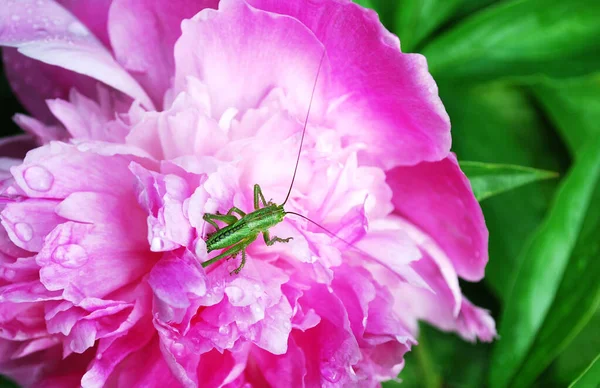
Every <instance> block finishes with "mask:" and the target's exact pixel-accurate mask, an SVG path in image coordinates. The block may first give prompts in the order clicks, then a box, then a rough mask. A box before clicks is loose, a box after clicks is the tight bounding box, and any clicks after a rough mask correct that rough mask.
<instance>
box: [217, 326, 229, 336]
mask: <svg viewBox="0 0 600 388" xmlns="http://www.w3.org/2000/svg"><path fill="white" fill-rule="evenodd" d="M219 333H220V334H223V335H227V334H229V326H221V327H220V328H219Z"/></svg>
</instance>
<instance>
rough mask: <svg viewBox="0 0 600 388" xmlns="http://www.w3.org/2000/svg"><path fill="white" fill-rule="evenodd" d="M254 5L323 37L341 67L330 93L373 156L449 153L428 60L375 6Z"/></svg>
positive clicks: (403, 160) (343, 123)
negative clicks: (409, 47) (403, 44)
mask: <svg viewBox="0 0 600 388" xmlns="http://www.w3.org/2000/svg"><path fill="white" fill-rule="evenodd" d="M248 3H250V4H251V5H252V6H254V7H256V8H258V9H262V10H265V11H269V12H274V13H277V14H282V15H288V16H291V17H293V18H295V19H298V20H300V21H301V22H302V23H303V24H304V25H305V26H307V27H308V28H309V29H310V30H311V31H312V32H313V33H314V34H315V35H316V37H317V38H318V39H319V40H320V41H321V42H322V44H323V45H324V46H325V48H326V50H327V56H328V58H329V60H330V62H331V68H332V69H334V72H333V73H332V74H333V77H332V86H331V89H330V93H332V94H333V95H335V96H338V97H339V99H340V102H341V103H340V106H339V107H338V108H337V109H336V110H335V111H334V113H333V114H334V115H335V117H336V119H335V120H336V124H337V126H338V128H339V130H340V131H344V132H347V133H348V134H350V135H351V136H352V137H354V138H355V139H356V140H355V141H364V142H365V143H366V144H369V148H368V150H367V151H365V152H368V156H369V158H368V159H369V161H370V162H372V163H375V164H379V165H383V166H384V167H385V168H391V167H394V166H397V165H399V164H403V165H408V164H415V163H418V162H420V161H424V160H426V161H435V160H439V159H442V158H443V157H445V156H446V154H447V153H448V151H449V150H450V120H449V118H448V115H447V114H446V111H445V110H444V107H443V105H442V102H441V100H440V98H439V97H438V92H437V86H436V84H435V82H434V81H433V78H432V77H431V75H430V74H429V72H428V69H427V63H426V61H425V58H424V57H423V56H421V55H419V54H402V53H401V52H400V44H399V43H400V42H399V41H398V38H397V37H395V36H394V35H392V34H391V33H390V32H388V31H387V30H385V28H384V27H383V26H382V24H381V23H380V22H379V20H378V17H377V14H376V13H375V12H374V11H371V10H366V9H364V8H362V7H360V6H358V5H356V4H354V3H352V2H351V1H326V2H320V3H318V4H317V3H314V2H313V1H311V0H301V1H279V0H248ZM367 128H368V130H366V129H367Z"/></svg>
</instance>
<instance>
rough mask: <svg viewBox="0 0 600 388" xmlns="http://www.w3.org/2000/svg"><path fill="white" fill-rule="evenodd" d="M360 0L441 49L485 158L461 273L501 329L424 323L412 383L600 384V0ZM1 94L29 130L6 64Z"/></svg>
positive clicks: (412, 359)
mask: <svg viewBox="0 0 600 388" xmlns="http://www.w3.org/2000/svg"><path fill="white" fill-rule="evenodd" d="M356 2H358V3H360V4H361V5H363V6H366V7H369V8H373V9H375V10H376V11H377V12H378V13H379V15H380V18H381V20H382V22H383V23H384V24H385V25H386V27H387V28H388V29H389V30H390V31H392V32H394V33H395V34H396V35H398V36H399V37H400V40H401V42H402V50H403V51H404V52H418V53H422V54H424V55H425V56H426V57H427V59H428V63H429V66H430V71H431V73H432V74H433V76H434V78H435V79H436V81H437V83H438V86H439V91H440V95H441V97H442V100H443V102H444V104H445V106H446V109H447V111H448V113H449V115H450V118H451V120H452V134H453V151H454V152H456V154H457V155H458V158H459V160H461V161H477V162H484V163H485V164H475V165H469V164H465V165H464V168H465V171H466V172H467V175H469V177H470V178H471V179H472V182H473V185H474V187H476V188H478V189H477V190H479V189H481V192H484V191H485V193H486V194H485V195H481V196H480V198H484V197H485V199H482V207H483V210H484V213H485V217H486V222H487V225H488V227H489V231H490V262H489V264H488V267H487V270H486V278H485V280H484V281H483V282H481V283H478V284H470V283H465V282H463V283H462V284H461V285H462V287H463V290H464V292H465V294H466V295H467V297H468V298H469V299H470V300H471V301H473V302H475V303H476V304H478V305H479V306H482V307H484V308H487V309H489V310H490V311H491V312H492V315H493V316H494V318H495V319H496V321H497V323H498V327H499V334H500V338H499V339H498V340H496V341H495V342H494V343H492V344H470V343H467V342H464V341H462V340H461V339H459V338H458V337H457V336H455V335H453V334H448V333H442V332H439V331H437V330H435V329H433V328H432V327H429V326H427V325H423V326H422V330H421V334H420V337H419V343H420V344H419V345H418V346H417V347H415V348H414V351H413V352H411V353H410V354H409V355H408V356H407V357H406V367H405V368H404V370H403V371H402V373H401V374H400V376H399V378H400V379H401V380H403V383H402V384H401V386H402V387H431V388H434V387H492V388H496V387H567V386H569V385H571V384H573V385H574V386H576V387H598V386H600V361H598V362H595V363H594V361H595V360H596V359H597V356H598V354H599V353H600V310H599V305H600V258H599V256H600V255H599V251H600V189H599V188H600V185H599V182H600V136H598V134H599V133H600V0H564V1H551V0H516V1H515V0H356ZM0 93H1V96H0V98H1V99H2V101H1V102H2V103H1V106H0V115H1V116H0V120H1V123H2V127H1V128H2V134H3V135H6V134H11V133H17V132H18V129H17V127H16V126H15V125H14V124H13V123H12V121H11V117H12V115H13V114H14V113H15V112H22V111H23V109H22V107H21V106H20V105H19V103H18V102H17V101H16V100H15V99H14V97H13V96H12V93H11V91H10V89H9V87H8V85H7V83H6V80H5V79H4V76H3V75H0ZM495 164H502V165H501V166H498V165H495ZM515 166H525V167H531V168H534V169H536V170H529V169H519V168H517V167H515ZM538 170H545V171H550V172H555V173H558V177H554V178H553V179H546V178H548V177H550V176H551V175H552V174H547V173H545V172H543V171H538ZM528 182H529V184H526V185H524V184H525V183H528ZM531 182H533V183H531ZM517 186H518V188H515V187H517ZM509 189H510V190H509ZM477 190H476V191H477ZM486 190H487V191H486ZM4 384H8V383H7V382H4V383H3V382H2V381H1V380H0V386H4ZM398 384H399V383H398V382H388V383H386V384H384V386H385V387H394V386H398Z"/></svg>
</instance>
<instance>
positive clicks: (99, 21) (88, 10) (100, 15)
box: [57, 0, 112, 48]
mask: <svg viewBox="0 0 600 388" xmlns="http://www.w3.org/2000/svg"><path fill="white" fill-rule="evenodd" d="M57 1H58V2H59V3H60V4H61V5H62V6H63V7H65V8H66V9H68V10H69V11H70V12H71V13H72V14H73V15H75V17H77V19H79V20H80V21H81V22H82V23H83V24H85V26H86V27H87V28H89V29H90V31H91V32H92V33H93V34H94V36H96V38H98V39H99V40H100V41H101V42H102V43H103V44H104V46H105V47H106V48H110V42H109V40H108V31H107V28H106V27H107V23H108V9H109V7H110V4H111V2H112V0H57Z"/></svg>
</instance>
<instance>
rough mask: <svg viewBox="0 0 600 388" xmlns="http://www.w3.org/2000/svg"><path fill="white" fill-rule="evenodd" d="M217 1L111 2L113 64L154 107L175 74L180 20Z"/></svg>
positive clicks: (117, 0) (121, 0)
mask: <svg viewBox="0 0 600 388" xmlns="http://www.w3.org/2000/svg"><path fill="white" fill-rule="evenodd" d="M218 3H219V1H218V0H202V1H192V0H170V1H166V2H165V1H157V0H143V1H136V2H130V1H125V0H115V1H113V2H112V4H111V6H110V13H109V20H108V28H109V34H110V38H111V43H112V47H113V50H114V52H115V56H116V58H117V61H118V62H119V63H120V64H121V65H122V66H123V67H124V68H125V69H126V70H127V71H129V72H130V73H131V74H132V75H133V76H134V77H135V79H136V80H137V81H138V82H139V83H140V85H142V87H144V88H145V89H146V90H147V91H148V94H149V95H150V97H151V98H152V100H153V101H154V103H155V105H156V106H157V107H161V106H162V104H163V96H164V94H165V92H166V91H167V89H169V88H170V86H171V81H172V79H173V77H174V75H175V64H174V58H173V47H174V45H175V41H176V40H177V38H179V36H180V35H181V27H180V25H181V21H182V20H184V19H188V18H191V17H192V16H194V15H195V14H196V13H197V12H199V11H200V10H202V9H204V8H216V7H217V5H218Z"/></svg>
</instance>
